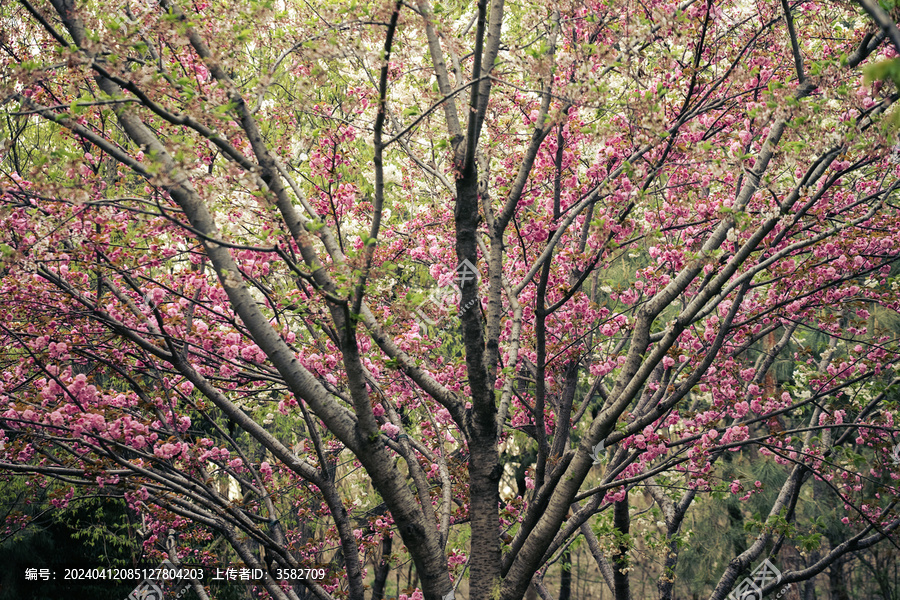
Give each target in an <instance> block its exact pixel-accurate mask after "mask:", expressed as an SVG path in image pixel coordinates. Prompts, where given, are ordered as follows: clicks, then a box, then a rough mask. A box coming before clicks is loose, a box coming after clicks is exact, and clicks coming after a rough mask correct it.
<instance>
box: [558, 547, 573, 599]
mask: <svg viewBox="0 0 900 600" xmlns="http://www.w3.org/2000/svg"><path fill="white" fill-rule="evenodd" d="M571 561H572V554H571V552H570V550H569V548H566V551H565V552H563V556H562V571H561V572H560V575H559V600H569V598H571V597H572V562H571Z"/></svg>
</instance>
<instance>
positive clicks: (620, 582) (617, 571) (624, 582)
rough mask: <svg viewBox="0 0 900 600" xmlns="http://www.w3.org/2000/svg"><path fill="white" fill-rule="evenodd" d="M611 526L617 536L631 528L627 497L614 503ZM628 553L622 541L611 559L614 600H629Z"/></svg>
mask: <svg viewBox="0 0 900 600" xmlns="http://www.w3.org/2000/svg"><path fill="white" fill-rule="evenodd" d="M613 525H614V527H615V528H616V530H617V531H618V533H619V535H621V536H623V537H624V536H627V535H628V532H629V530H630V528H631V517H630V516H629V514H628V495H627V493H626V495H625V499H624V500H622V501H621V502H616V504H615V508H614V512H613ZM628 552H629V544H628V542H627V541H625V540H624V539H623V540H622V542H621V543H620V544H619V550H618V552H617V553H616V555H615V557H614V558H613V583H614V587H615V593H616V600H631V590H630V589H629V584H628V571H627V567H628Z"/></svg>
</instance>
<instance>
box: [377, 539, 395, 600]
mask: <svg viewBox="0 0 900 600" xmlns="http://www.w3.org/2000/svg"><path fill="white" fill-rule="evenodd" d="M392 543H393V538H392V537H391V536H389V535H386V536H384V537H382V538H381V560H380V561H379V562H378V567H377V568H376V569H375V580H374V581H373V582H372V600H381V599H382V598H384V585H385V583H386V582H387V578H388V575H390V573H391V563H390V559H391V545H392Z"/></svg>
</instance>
